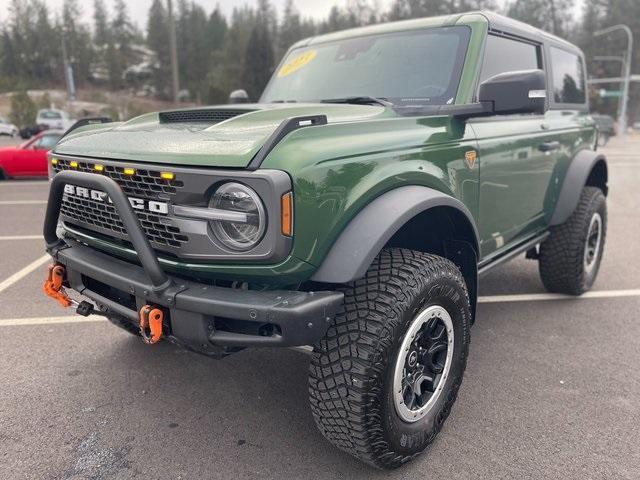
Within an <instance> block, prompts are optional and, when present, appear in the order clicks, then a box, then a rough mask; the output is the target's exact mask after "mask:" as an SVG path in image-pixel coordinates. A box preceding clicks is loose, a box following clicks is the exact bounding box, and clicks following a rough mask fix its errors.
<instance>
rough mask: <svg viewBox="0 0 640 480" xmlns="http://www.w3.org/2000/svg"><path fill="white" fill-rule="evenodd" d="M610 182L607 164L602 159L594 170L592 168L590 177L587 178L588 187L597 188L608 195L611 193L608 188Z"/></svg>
mask: <svg viewBox="0 0 640 480" xmlns="http://www.w3.org/2000/svg"><path fill="white" fill-rule="evenodd" d="M608 180H609V173H608V171H607V163H606V162H605V161H604V160H602V159H601V160H598V161H597V162H596V164H595V165H594V166H593V168H591V171H590V172H589V176H588V177H587V183H586V185H587V186H588V187H597V188H599V189H600V190H602V193H604V194H605V195H606V194H607V193H608V191H609V188H608V187H607V181H608Z"/></svg>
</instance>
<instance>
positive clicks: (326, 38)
mask: <svg viewBox="0 0 640 480" xmlns="http://www.w3.org/2000/svg"><path fill="white" fill-rule="evenodd" d="M478 21H484V22H486V23H488V28H489V30H490V31H496V32H503V33H507V34H509V35H513V36H517V37H521V38H524V39H529V40H533V41H536V42H540V43H543V42H547V43H555V44H560V45H562V46H563V47H564V48H566V49H569V50H574V51H576V52H580V49H579V48H578V47H576V46H575V45H573V44H572V43H570V42H568V41H566V40H564V39H562V38H560V37H557V36H555V35H553V34H551V33H548V32H545V31H544V30H540V29H539V28H536V27H533V26H531V25H528V24H526V23H524V22H520V21H518V20H514V19H512V18H509V17H505V16H504V15H500V14H498V13H495V12H490V11H472V12H465V13H457V14H452V15H442V16H438V17H425V18H416V19H411V20H400V21H397V22H387V23H379V24H375V25H368V26H366V27H358V28H351V29H348V30H342V31H339V32H332V33H327V34H324V35H317V36H315V37H309V38H306V39H304V40H300V41H299V42H297V43H296V44H294V45H293V47H292V48H298V47H305V46H309V45H318V44H321V43H326V42H331V41H336V40H345V39H348V38H355V37H361V36H367V35H378V34H384V33H395V32H402V31H407V30H418V29H423V28H434V27H449V26H454V25H469V24H471V23H473V22H478Z"/></svg>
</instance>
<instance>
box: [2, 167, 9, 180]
mask: <svg viewBox="0 0 640 480" xmlns="http://www.w3.org/2000/svg"><path fill="white" fill-rule="evenodd" d="M6 179H7V177H6V175H5V174H4V170H3V169H2V167H0V180H6Z"/></svg>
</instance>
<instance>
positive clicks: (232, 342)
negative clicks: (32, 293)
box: [50, 240, 343, 356]
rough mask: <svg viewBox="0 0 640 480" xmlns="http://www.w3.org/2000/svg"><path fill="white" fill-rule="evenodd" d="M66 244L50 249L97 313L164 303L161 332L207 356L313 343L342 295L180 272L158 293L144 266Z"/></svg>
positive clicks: (131, 311)
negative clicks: (250, 285)
mask: <svg viewBox="0 0 640 480" xmlns="http://www.w3.org/2000/svg"><path fill="white" fill-rule="evenodd" d="M66 242H67V245H66V246H64V247H62V248H56V249H53V250H50V253H51V254H52V256H53V257H54V259H55V260H56V262H57V263H59V264H61V265H63V266H64V267H65V270H66V280H67V283H68V285H69V287H70V288H71V289H73V290H75V291H77V292H78V293H80V294H82V295H84V296H85V297H87V298H89V299H91V300H93V301H94V302H95V303H96V305H97V310H98V312H99V313H100V314H103V315H106V316H107V317H109V316H111V317H120V318H121V319H122V320H125V321H127V320H128V321H130V322H131V324H132V325H138V322H139V313H138V312H139V311H140V309H141V308H142V307H143V306H145V305H147V304H149V305H153V306H157V307H160V308H161V309H162V310H163V311H164V312H165V316H164V324H163V335H164V337H165V338H168V339H169V340H171V341H173V342H174V343H177V344H179V345H182V346H184V347H186V348H188V349H190V350H193V351H196V352H199V353H203V354H205V355H210V356H222V355H225V354H227V353H231V352H233V351H235V350H237V349H239V348H242V347H250V346H255V347H269V346H273V347H291V346H302V345H312V344H314V343H315V342H317V341H318V340H319V339H321V338H322V337H323V336H324V334H325V332H326V330H327V328H328V326H329V324H330V322H331V320H332V319H333V316H334V315H335V313H336V312H337V311H338V309H339V308H340V305H341V304H342V301H343V294H342V293H339V292H331V291H327V292H300V291H277V290H273V291H253V290H239V289H233V288H226V287H218V286H211V285H208V284H204V283H197V282H191V281H185V280H183V279H180V278H175V277H173V278H172V277H169V278H170V279H171V286H169V287H168V288H166V289H163V290H162V291H158V290H157V288H156V289H155V290H154V286H153V285H152V284H151V282H149V280H148V276H147V275H146V273H145V271H144V269H143V268H141V267H140V266H138V265H134V264H131V263H128V262H125V261H123V260H119V259H117V258H114V257H112V256H109V255H106V254H104V253H101V252H99V251H96V250H94V249H92V248H89V247H87V246H85V245H82V244H79V243H76V242H74V241H72V240H66Z"/></svg>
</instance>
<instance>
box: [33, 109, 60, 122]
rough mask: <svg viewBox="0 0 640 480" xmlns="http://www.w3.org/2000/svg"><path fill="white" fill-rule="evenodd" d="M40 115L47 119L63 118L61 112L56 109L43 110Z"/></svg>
mask: <svg viewBox="0 0 640 480" xmlns="http://www.w3.org/2000/svg"><path fill="white" fill-rule="evenodd" d="M38 116H39V117H40V118H44V119H46V120H60V119H61V118H62V115H61V114H60V112H56V111H55V110H41V111H40V113H39V114H38Z"/></svg>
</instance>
